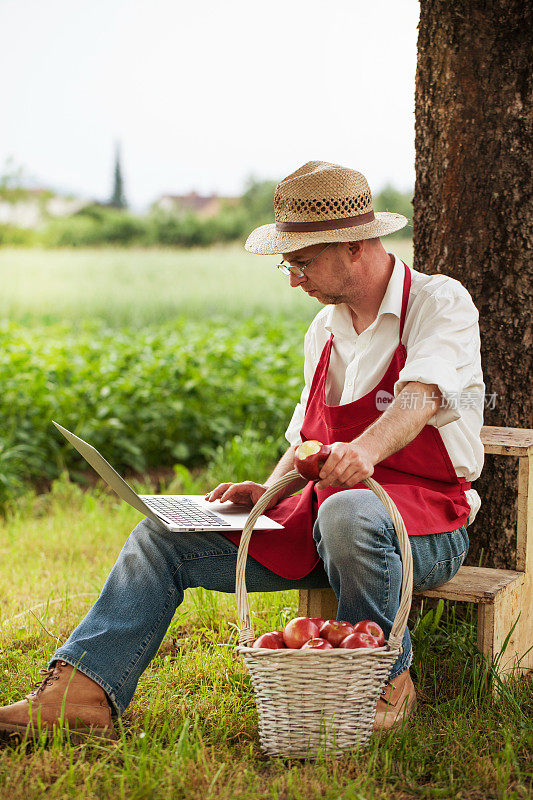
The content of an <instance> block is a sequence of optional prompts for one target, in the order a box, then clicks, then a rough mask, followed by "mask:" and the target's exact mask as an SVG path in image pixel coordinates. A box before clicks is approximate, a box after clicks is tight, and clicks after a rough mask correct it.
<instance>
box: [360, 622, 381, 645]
mask: <svg viewBox="0 0 533 800" xmlns="http://www.w3.org/2000/svg"><path fill="white" fill-rule="evenodd" d="M353 629H354V633H369V634H370V636H373V637H374V638H375V639H377V640H378V643H379V644H378V646H379V647H383V645H384V644H385V634H384V633H383V631H382V630H381V628H380V627H379V625H378V623H377V622H372V620H371V619H364V620H362V621H361V622H357V623H356V624H355V625H354V626H353Z"/></svg>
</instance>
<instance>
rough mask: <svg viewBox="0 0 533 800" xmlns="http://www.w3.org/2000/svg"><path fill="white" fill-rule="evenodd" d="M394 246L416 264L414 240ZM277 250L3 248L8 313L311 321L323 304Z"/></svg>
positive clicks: (51, 317)
mask: <svg viewBox="0 0 533 800" xmlns="http://www.w3.org/2000/svg"><path fill="white" fill-rule="evenodd" d="M390 249H391V251H392V252H394V253H396V254H397V255H398V256H400V257H401V258H403V259H404V260H405V261H406V262H407V263H408V264H409V265H411V264H412V246H411V243H410V242H409V241H406V240H401V239H400V240H397V241H393V242H392V243H391V245H390ZM280 260H281V258H280V257H276V256H256V255H253V254H252V253H247V252H246V251H245V250H244V248H243V247H242V246H240V245H228V246H220V247H213V248H210V249H198V248H197V249H191V250H140V249H138V250H135V249H131V250H130V249H128V250H120V249H116V250H113V249H111V248H108V249H105V250H104V249H102V250H65V249H62V250H26V249H20V250H17V249H0V286H1V287H2V291H1V293H0V319H10V320H12V321H16V322H22V323H24V324H32V323H35V322H38V323H49V322H62V321H65V322H76V321H79V320H86V319H90V320H94V319H100V320H103V321H104V322H105V323H106V324H107V325H110V326H112V327H119V326H130V325H132V326H135V327H139V326H143V325H155V324H159V323H161V322H166V321H169V320H174V319H175V318H176V317H182V316H184V317H187V318H192V319H199V318H202V319H207V320H208V319H210V318H211V317H213V316H220V315H227V316H228V317H229V318H231V319H235V318H239V319H243V318H247V317H250V316H253V315H255V314H262V315H264V314H266V315H271V314H274V315H281V316H286V317H292V318H295V317H296V318H298V319H301V320H304V321H309V320H310V319H311V318H312V317H313V315H314V314H316V312H317V311H318V309H319V308H320V306H319V304H318V302H317V301H315V300H313V299H312V298H309V297H306V296H305V295H304V293H303V292H302V291H301V290H299V289H291V288H290V287H289V285H288V278H287V277H285V276H284V275H282V273H281V272H280V271H279V270H277V269H276V268H275V265H276V264H277V263H279V261H280Z"/></svg>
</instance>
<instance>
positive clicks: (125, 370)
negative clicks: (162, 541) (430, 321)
mask: <svg viewBox="0 0 533 800" xmlns="http://www.w3.org/2000/svg"><path fill="white" fill-rule="evenodd" d="M391 249H393V250H394V251H395V252H397V253H398V254H399V255H401V256H402V257H403V258H404V259H405V260H406V261H407V263H412V262H411V254H410V253H411V251H410V245H409V244H407V245H406V244H405V243H403V242H393V243H392V244H391ZM275 263H276V259H274V258H272V259H268V258H264V259H260V258H259V257H258V256H253V255H249V254H246V253H245V252H244V251H243V250H242V249H240V248H237V247H234V246H231V247H230V246H228V247H218V248H213V249H211V250H190V251H170V250H168V251H158V250H147V251H142V250H79V251H78V250H70V251H68V250H61V251H32V250H15V249H11V250H0V281H1V285H2V292H1V293H0V385H1V386H2V393H1V395H0V420H1V422H0V504H1V506H2V509H3V513H2V514H0V674H1V676H2V678H1V680H0V705H4V704H7V703H11V702H14V701H16V700H19V699H21V698H22V697H23V696H24V695H25V694H26V693H27V692H28V691H29V690H30V689H31V688H32V684H33V682H34V681H36V680H37V679H38V678H39V674H38V673H39V669H40V668H41V667H43V666H46V664H47V662H48V659H49V657H50V655H51V654H52V653H53V652H54V651H55V649H56V647H57V645H58V644H59V643H60V642H62V641H64V640H65V639H66V638H67V637H68V635H69V633H70V632H71V631H72V629H73V628H74V627H75V626H76V624H77V623H78V622H79V621H80V620H81V619H82V618H83V616H84V615H85V614H86V612H87V611H88V609H89V608H90V606H91V604H92V603H93V602H94V601H95V600H96V598H97V597H98V595H99V593H100V590H101V588H102V585H103V583H104V581H105V578H106V576H107V574H108V573H109V570H110V569H111V567H112V566H113V564H114V562H115V560H116V558H117V556H118V553H119V552H120V549H121V547H122V544H123V543H124V541H125V539H126V537H127V536H128V534H129V532H130V531H131V530H132V528H133V527H134V526H135V524H136V523H137V522H138V521H139V520H140V515H139V514H138V513H137V512H136V511H135V510H133V509H132V508H130V507H129V506H128V505H126V504H125V503H122V502H121V501H119V500H118V499H117V498H116V497H115V496H114V495H113V494H112V493H110V492H109V491H108V490H107V489H106V488H105V487H104V486H102V485H101V484H96V485H94V482H93V481H90V480H89V476H88V474H87V472H86V471H84V469H83V465H82V464H81V463H80V461H79V460H77V459H76V457H75V456H74V454H73V452H72V448H69V447H67V445H66V444H63V442H61V441H60V437H59V436H58V435H57V434H56V433H55V431H54V429H52V428H51V425H50V420H51V419H52V418H53V419H57V420H58V421H59V422H62V423H63V424H65V425H66V426H67V427H70V428H71V429H74V430H75V431H78V432H80V433H81V435H82V436H84V438H88V439H89V440H90V441H92V442H93V443H94V444H96V446H97V447H98V448H99V449H101V450H102V451H103V452H104V454H106V455H108V456H109V458H110V460H111V462H112V463H113V464H114V465H116V466H118V467H119V468H120V469H122V470H124V471H125V472H127V473H128V474H129V475H130V476H132V477H131V480H132V481H133V483H134V485H135V486H136V488H138V490H140V491H152V490H162V491H168V492H176V493H181V492H183V493H202V492H204V491H206V490H207V489H208V488H212V487H213V486H215V485H216V484H217V483H218V482H220V481H222V480H236V481H238V480H245V479H246V478H250V477H251V478H252V479H255V480H262V479H263V478H264V477H265V476H266V475H267V474H268V473H269V471H270V470H271V468H272V466H273V464H274V463H275V461H276V459H277V457H278V455H279V454H280V452H281V451H282V449H283V447H284V439H283V433H284V430H285V428H286V425H287V423H288V420H289V417H290V414H291V412H292V408H293V405H294V403H295V402H296V400H297V398H298V395H299V391H300V386H301V380H302V377H301V376H302V339H303V334H304V332H305V329H306V326H307V325H308V323H309V321H310V319H311V318H312V316H313V315H314V313H316V311H317V309H318V307H319V306H318V304H317V303H315V301H313V300H309V298H307V297H305V296H304V295H303V293H302V292H300V291H298V290H291V289H290V288H289V286H288V285H287V279H286V278H285V277H284V276H282V275H281V273H279V272H278V271H277V270H275V269H274V266H273V265H275ZM161 467H164V469H158V468H161ZM143 472H146V473H147V474H146V475H145V476H144V477H143V476H142V473H143ZM156 472H157V481H158V482H157V484H155V483H150V480H155V478H154V475H155V474H156ZM150 476H152V478H150ZM45 486H46V488H47V491H46V492H44V491H43V487H45ZM250 599H251V608H252V615H253V625H254V629H255V631H256V633H257V634H260V633H263V632H265V631H267V630H271V629H273V628H279V627H280V626H281V625H283V624H284V623H285V622H286V621H287V620H289V619H290V618H291V617H293V616H295V615H296V610H297V592H296V591H287V592H279V593H257V594H253V595H251V596H250ZM475 622H476V620H475V610H474V609H473V607H472V606H469V607H467V608H465V607H464V606H461V604H457V605H453V604H442V603H440V605H439V606H432V607H429V606H419V605H417V606H416V607H415V608H414V609H413V611H412V615H411V620H410V629H411V631H412V635H413V642H414V645H415V647H414V662H413V668H412V675H413V679H414V681H415V686H416V690H417V695H418V707H417V710H416V712H415V713H414V715H413V716H412V717H411V718H410V719H409V722H408V724H407V725H406V726H405V727H404V728H402V729H401V730H399V731H396V732H391V733H388V734H380V735H376V736H374V737H373V738H372V740H371V743H370V745H369V747H368V748H367V749H365V750H362V751H355V752H353V753H350V754H347V755H345V756H344V757H342V758H341V759H339V760H333V759H331V758H329V757H327V756H325V755H321V756H320V758H319V759H318V760H317V761H316V762H315V761H306V760H296V759H294V760H284V759H272V758H266V757H265V756H264V755H263V754H262V753H261V750H260V748H259V742H258V735H257V718H256V712H255V706H254V696H253V691H252V687H251V684H250V680H249V678H248V675H247V673H246V670H245V668H244V666H243V664H242V663H241V661H240V660H239V658H238V657H237V656H236V655H235V653H234V649H233V645H234V644H235V643H236V639H237V613H236V607H235V598H234V596H233V595H226V594H221V593H214V592H206V591H204V590H202V589H195V590H188V591H187V593H186V598H185V602H184V604H183V605H182V606H181V607H180V608H178V609H177V610H176V613H175V615H174V618H173V620H172V623H171V625H170V627H169V629H168V631H167V634H166V636H165V638H164V640H163V643H162V645H161V647H160V649H159V652H158V653H157V655H156V657H155V658H154V660H153V661H152V662H151V664H150V666H149V667H148V669H147V670H146V671H145V673H144V674H143V676H142V678H141V681H140V683H139V686H138V689H137V692H136V694H135V696H134V698H133V701H132V703H131V705H130V706H129V707H128V709H127V710H126V713H125V714H124V716H123V717H122V718H121V719H120V720H119V721H118V722H117V723H116V727H117V732H118V739H117V740H116V741H114V742H108V741H102V740H98V739H87V740H86V741H81V742H80V741H76V742H74V741H71V740H70V739H69V737H68V735H67V734H66V733H65V732H64V731H58V732H57V733H56V734H55V736H54V737H52V738H51V739H50V740H48V741H45V740H44V739H41V740H38V741H36V742H35V743H30V742H28V741H25V742H22V743H20V744H17V743H16V742H6V741H0V798H1V799H2V800H3V799H4V798H10V800H41V798H43V797H46V798H53V800H63V798H69V800H70V798H72V800H78V799H80V800H104V798H106V799H107V798H111V800H115V798H116V799H117V800H119V798H120V800H145V798H146V800H148V799H149V800H168V799H169V798H178V799H179V800H181V798H183V799H184V800H208V799H209V798H221V800H233V799H234V798H235V800H293V799H294V800H319V798H320V799H321V800H322V799H323V800H378V798H379V799H381V798H383V800H393V798H394V800H415V799H418V798H423V799H424V800H432V798H446V799H448V798H450V800H451V798H454V800H455V798H458V799H459V800H485V799H486V798H487V799H488V800H492V799H494V800H526V798H530V797H531V796H532V793H533V758H532V752H533V728H532V725H531V720H532V716H533V693H532V691H531V690H532V681H531V678H526V677H516V679H515V680H513V681H511V682H510V683H509V684H506V685H501V684H500V683H499V681H498V678H497V677H496V676H495V675H494V674H493V673H492V672H491V670H490V668H489V667H488V666H487V664H486V663H485V662H484V661H483V658H482V657H481V655H480V654H479V652H478V650H477V647H476V635H475ZM493 688H494V689H495V692H494V693H493V692H492V689H493Z"/></svg>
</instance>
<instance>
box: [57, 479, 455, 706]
mask: <svg viewBox="0 0 533 800" xmlns="http://www.w3.org/2000/svg"><path fill="white" fill-rule="evenodd" d="M313 535H314V538H315V541H316V545H317V549H318V552H319V554H320V557H321V559H322V561H321V563H320V564H319V565H318V566H317V567H316V568H315V569H314V570H313V572H311V573H310V574H309V575H307V576H306V577H305V578H302V579H301V580H296V581H294V580H289V579H288V578H281V577H280V576H279V575H276V574H275V573H273V572H271V571H270V570H268V569H267V568H266V567H264V566H262V565H261V564H259V562H257V561H255V560H254V559H253V558H248V563H247V566H246V586H247V589H248V591H250V592H264V591H282V590H284V589H315V588H325V587H328V586H331V587H332V588H333V590H334V592H335V594H336V595H337V598H338V600H339V608H338V614H337V618H338V619H345V620H348V621H349V622H356V621H358V620H361V619H371V620H375V621H376V622H378V623H379V624H380V625H381V627H382V628H383V630H384V632H385V637H387V636H388V635H389V633H390V630H391V626H392V622H393V620H394V617H395V615H396V612H397V610H398V603H399V595H400V586H401V576H402V565H401V560H400V549H399V544H398V540H397V537H396V533H395V531H394V527H393V524H392V521H391V518H390V516H389V514H388V513H387V511H386V510H385V507H384V506H383V504H382V503H381V501H380V500H378V498H377V497H376V495H374V494H373V492H370V491H368V490H367V489H349V490H346V491H344V492H339V493H337V494H335V495H333V496H332V497H330V498H328V499H327V500H326V501H325V502H324V503H323V504H322V505H321V507H320V509H319V514H318V519H317V521H316V523H315V526H314V532H313ZM410 541H411V547H412V552H413V572H414V588H415V590H421V589H429V588H431V587H435V586H440V585H441V584H442V583H445V582H446V581H448V580H450V578H452V577H453V576H454V575H455V573H456V572H457V570H458V569H459V567H460V566H461V564H462V563H463V560H464V558H465V556H466V553H467V551H468V534H467V532H466V528H465V527H462V528H459V529H458V530H456V531H453V532H452V533H437V534H431V535H428V536H412V537H410ZM236 555H237V546H236V545H234V544H233V543H232V542H230V541H229V540H228V539H226V538H225V537H224V536H222V535H221V534H219V533H213V532H206V533H185V534H171V533H168V532H167V530H166V529H165V528H163V526H160V525H158V524H157V523H154V522H152V521H151V520H148V519H144V520H143V521H142V522H140V523H139V524H138V525H137V526H136V528H135V529H134V530H133V531H132V532H131V534H130V536H129V537H128V539H127V540H126V543H125V544H124V547H123V548H122V550H121V552H120V554H119V557H118V559H117V561H116V563H115V565H114V567H113V569H112V570H111V572H110V574H109V576H108V578H107V580H106V582H105V584H104V587H103V589H102V592H101V594H100V597H99V598H98V600H97V601H96V603H95V604H94V606H93V607H92V608H91V609H90V611H89V612H88V614H87V616H86V617H85V618H84V619H83V620H82V621H81V622H80V624H79V625H78V627H77V628H76V629H75V630H74V631H73V632H72V634H71V635H70V637H69V638H68V640H67V641H66V642H65V644H64V645H63V646H62V647H60V648H59V649H58V650H57V651H56V652H55V653H54V655H53V656H52V658H51V660H50V665H52V664H53V663H54V662H55V661H56V660H58V659H62V660H63V661H66V662H68V663H69V664H72V665H73V666H77V667H78V669H79V670H80V671H81V672H83V673H85V674H86V675H88V676H89V677H90V678H92V679H93V680H94V681H96V683H98V684H99V685H100V686H101V687H102V689H104V691H105V692H106V693H107V695H108V697H109V700H110V701H111V704H112V707H113V710H114V712H115V713H116V714H118V715H120V714H122V713H123V712H124V710H125V709H126V707H127V706H128V704H129V702H130V701H131V699H132V697H133V694H134V692H135V688H136V686H137V682H138V680H139V677H140V676H141V674H142V673H143V672H144V670H145V669H146V667H147V666H148V664H149V663H150V661H151V660H152V658H153V657H154V656H155V654H156V653H157V650H158V648H159V645H160V644H161V642H162V640H163V637H164V636H165V633H166V631H167V628H168V626H169V625H170V622H171V620H172V617H173V615H174V612H175V610H176V608H177V607H178V606H179V605H180V603H181V602H182V601H183V595H184V591H185V589H190V588H193V587H197V586H202V587H204V588H205V589H213V590H216V591H219V592H234V591H235V568H236ZM411 659H412V648H411V639H410V636H409V631H408V630H406V631H405V636H404V639H403V652H402V654H401V656H400V657H399V658H398V660H397V661H396V663H395V664H394V666H393V668H392V671H391V673H390V677H391V679H392V678H394V677H396V675H398V674H400V672H403V671H404V670H405V669H407V668H408V667H409V665H410V663H411Z"/></svg>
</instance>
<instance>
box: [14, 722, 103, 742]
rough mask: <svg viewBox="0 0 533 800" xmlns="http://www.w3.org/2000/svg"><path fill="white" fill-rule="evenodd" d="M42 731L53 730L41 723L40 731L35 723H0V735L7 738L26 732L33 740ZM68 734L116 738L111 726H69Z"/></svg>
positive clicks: (49, 733)
mask: <svg viewBox="0 0 533 800" xmlns="http://www.w3.org/2000/svg"><path fill="white" fill-rule="evenodd" d="M43 733H45V734H46V735H47V736H49V735H51V734H52V733H53V731H52V730H51V729H50V727H49V726H48V725H41V729H40V731H39V729H38V728H36V727H35V725H5V724H4V725H0V736H2V734H3V735H4V736H5V734H7V735H8V737H9V738H14V736H25V735H26V734H28V738H30V739H32V740H34V739H36V738H38V737H39V736H40V735H41V734H43ZM69 735H70V737H71V738H73V737H80V738H83V739H87V737H88V736H95V737H97V738H99V739H110V740H115V739H116V738H117V736H116V732H115V731H114V730H113V729H112V728H81V727H80V728H69Z"/></svg>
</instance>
